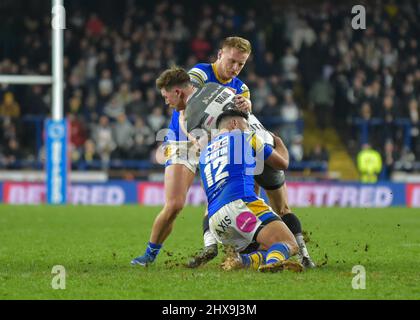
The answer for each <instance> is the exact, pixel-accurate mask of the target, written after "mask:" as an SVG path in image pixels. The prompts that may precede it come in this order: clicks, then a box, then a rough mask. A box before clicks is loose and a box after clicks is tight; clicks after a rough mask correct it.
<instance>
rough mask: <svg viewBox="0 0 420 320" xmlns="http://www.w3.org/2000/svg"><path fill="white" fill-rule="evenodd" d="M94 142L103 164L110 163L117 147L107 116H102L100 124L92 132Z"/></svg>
mask: <svg viewBox="0 0 420 320" xmlns="http://www.w3.org/2000/svg"><path fill="white" fill-rule="evenodd" d="M92 132H93V134H92V138H93V142H94V143H95V145H96V150H97V152H98V154H99V157H100V159H101V161H102V162H104V163H109V161H110V159H111V153H112V151H114V150H115V148H116V147H117V145H116V143H115V142H114V137H113V133H112V128H111V126H110V125H109V119H108V117H107V116H105V115H102V116H101V117H100V118H99V124H98V125H96V126H94V128H93V130H92Z"/></svg>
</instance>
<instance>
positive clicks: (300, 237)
mask: <svg viewBox="0 0 420 320" xmlns="http://www.w3.org/2000/svg"><path fill="white" fill-rule="evenodd" d="M295 238H296V242H297V244H298V246H299V254H300V255H301V256H302V257H305V258H309V252H308V249H307V248H306V243H305V240H303V235H302V234H301V233H299V234H295Z"/></svg>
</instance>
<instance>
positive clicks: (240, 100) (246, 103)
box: [233, 95, 252, 113]
mask: <svg viewBox="0 0 420 320" xmlns="http://www.w3.org/2000/svg"><path fill="white" fill-rule="evenodd" d="M233 102H234V103H235V107H237V108H238V109H239V110H241V111H242V112H246V113H248V112H251V107H252V105H251V101H250V100H249V99H247V98H245V97H244V96H241V95H236V96H235V98H234V100H233Z"/></svg>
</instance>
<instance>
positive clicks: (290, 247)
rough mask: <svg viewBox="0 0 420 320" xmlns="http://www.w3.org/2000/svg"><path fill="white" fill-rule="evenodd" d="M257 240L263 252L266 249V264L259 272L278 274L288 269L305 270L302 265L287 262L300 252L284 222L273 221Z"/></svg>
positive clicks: (266, 226)
mask: <svg viewBox="0 0 420 320" xmlns="http://www.w3.org/2000/svg"><path fill="white" fill-rule="evenodd" d="M256 240H257V242H258V243H259V244H260V245H261V247H262V249H263V250H264V249H266V257H265V264H263V265H261V266H260V267H259V268H258V270H259V271H261V272H276V271H281V270H286V269H288V270H293V271H297V272H300V271H302V270H303V266H302V265H301V264H300V263H296V262H292V261H287V260H288V259H289V257H291V256H293V255H295V254H296V253H297V252H298V251H299V247H298V244H297V242H296V239H295V237H294V236H293V234H292V233H291V231H290V230H289V228H288V227H287V226H286V224H285V223H284V222H282V221H272V222H270V223H269V224H267V225H265V226H264V227H263V228H262V229H261V231H260V232H259V233H258V235H257V238H256Z"/></svg>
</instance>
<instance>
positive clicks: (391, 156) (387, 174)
mask: <svg viewBox="0 0 420 320" xmlns="http://www.w3.org/2000/svg"><path fill="white" fill-rule="evenodd" d="M397 157H398V155H397V152H396V150H395V146H394V143H393V142H392V140H387V141H386V142H385V146H384V155H383V159H384V179H385V180H390V179H391V175H392V172H393V171H394V166H395V162H396V161H397Z"/></svg>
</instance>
